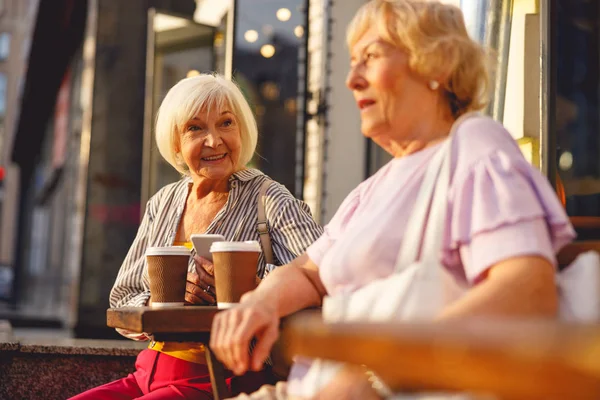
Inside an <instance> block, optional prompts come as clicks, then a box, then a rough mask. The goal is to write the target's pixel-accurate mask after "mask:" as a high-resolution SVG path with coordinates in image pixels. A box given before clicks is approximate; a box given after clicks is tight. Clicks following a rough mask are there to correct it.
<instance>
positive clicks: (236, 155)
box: [179, 106, 242, 179]
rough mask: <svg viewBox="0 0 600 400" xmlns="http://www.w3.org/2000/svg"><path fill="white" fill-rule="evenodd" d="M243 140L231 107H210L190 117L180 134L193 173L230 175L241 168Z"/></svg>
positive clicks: (181, 146) (226, 176) (182, 151)
mask: <svg viewBox="0 0 600 400" xmlns="http://www.w3.org/2000/svg"><path fill="white" fill-rule="evenodd" d="M241 146H242V140H241V135H240V125H239V123H238V120H237V118H236V116H235V114H233V112H232V111H231V107H227V106H226V107H224V108H222V109H219V108H218V107H210V111H206V110H202V111H201V112H199V113H198V114H197V115H196V116H195V117H194V118H192V119H191V120H190V121H188V122H187V123H186V124H185V125H184V128H183V131H182V132H181V133H180V136H179V151H180V153H181V157H182V158H183V161H184V162H185V164H186V165H187V167H188V168H189V171H190V174H191V175H196V176H198V177H202V178H208V179H227V178H228V177H229V176H231V175H232V174H233V173H234V172H235V171H236V170H237V169H238V164H239V159H240V150H241Z"/></svg>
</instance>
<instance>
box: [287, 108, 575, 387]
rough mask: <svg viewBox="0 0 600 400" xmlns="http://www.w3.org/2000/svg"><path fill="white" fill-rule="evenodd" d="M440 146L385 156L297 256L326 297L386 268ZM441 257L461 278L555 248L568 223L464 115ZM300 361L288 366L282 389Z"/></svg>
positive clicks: (500, 145) (511, 146) (492, 137)
mask: <svg viewBox="0 0 600 400" xmlns="http://www.w3.org/2000/svg"><path fill="white" fill-rule="evenodd" d="M439 148H440V145H439V144H438V145H436V146H432V147H429V148H426V149H424V150H422V151H419V152H417V153H414V154H411V155H409V156H406V157H402V158H397V159H393V160H392V161H390V162H389V163H388V164H387V165H385V166H384V167H382V168H381V169H380V170H379V171H378V172H377V173H376V174H375V175H374V176H372V177H371V178H369V179H368V180H366V181H364V182H363V183H361V184H360V185H359V186H358V187H357V188H356V189H354V190H353V191H352V192H351V193H350V194H349V195H348V197H347V198H346V199H345V200H344V202H343V203H342V205H341V206H340V208H339V209H338V211H337V213H336V214H335V216H334V217H333V219H332V220H331V221H330V223H329V224H328V225H327V226H326V227H325V232H324V234H323V235H322V236H321V237H320V238H319V239H318V240H317V241H316V242H315V243H313V244H312V246H310V247H309V248H308V250H307V253H308V255H309V257H310V259H311V260H312V261H314V262H315V263H316V264H317V265H318V266H319V271H320V276H321V279H322V281H323V284H324V285H325V288H326V289H327V291H328V293H329V294H335V293H339V292H342V291H353V290H356V289H357V288H359V287H361V286H363V285H365V284H367V283H369V282H370V281H373V280H375V279H378V278H382V277H386V276H389V275H390V274H392V272H393V270H394V266H395V262H396V258H397V255H398V250H399V248H400V243H401V242H402V238H403V237H404V235H409V234H410V232H405V230H404V227H405V226H406V223H407V220H408V217H409V215H410V214H411V212H412V210H413V208H414V207H418V206H419V205H418V204H415V200H416V197H417V194H418V192H419V187H420V184H421V182H422V180H423V177H424V174H425V170H426V169H427V165H428V163H429V161H430V160H431V159H432V156H433V155H434V154H435V152H436V151H438V150H439ZM452 159H453V164H452V180H451V183H450V190H449V197H448V203H447V206H448V213H447V221H446V226H445V235H444V241H443V250H442V252H441V254H440V257H441V260H442V263H443V264H444V266H445V267H446V268H448V270H449V271H450V272H451V273H452V274H453V275H454V276H455V277H456V278H457V279H459V280H462V281H463V282H467V283H468V284H470V285H473V284H476V283H477V281H478V278H480V277H481V276H482V274H483V273H484V272H485V271H486V270H487V269H488V268H490V267H491V266H493V265H494V264H496V263H498V262H500V261H503V260H506V259H508V258H511V257H516V256H525V255H538V256H542V257H544V258H546V259H548V260H549V261H550V262H552V263H553V264H556V258H555V254H556V253H557V252H558V250H559V249H560V248H561V247H562V246H564V245H565V244H567V243H568V242H570V241H571V240H573V238H574V237H575V233H574V230H573V228H572V226H571V224H570V223H569V220H568V217H567V215H566V213H565V211H564V209H563V207H562V205H561V204H560V202H559V201H558V199H557V196H556V194H555V193H554V190H553V189H552V187H551V186H550V184H549V183H548V181H547V179H546V178H545V177H544V176H543V175H542V174H541V173H540V172H539V171H538V170H536V169H535V168H533V167H532V166H531V165H530V164H529V163H528V162H527V161H526V160H525V159H524V157H523V155H522V153H521V151H520V149H519V147H518V145H517V144H516V143H515V141H514V140H513V138H512V137H511V135H510V134H509V133H508V132H507V131H506V130H505V129H504V127H503V126H502V125H501V124H499V123H497V122H495V121H493V120H492V119H490V118H487V117H482V116H475V117H472V118H467V119H465V120H464V121H463V122H462V123H461V125H460V126H459V127H458V129H457V130H456V132H455V138H454V143H453V150H452ZM305 371H306V366H305V367H304V368H303V367H302V365H296V366H295V368H293V369H292V374H291V375H290V380H289V383H290V392H292V393H293V392H296V391H297V389H300V388H296V390H295V389H294V386H295V384H298V383H299V382H300V381H301V379H302V375H303V373H304V372H305Z"/></svg>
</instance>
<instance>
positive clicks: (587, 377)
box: [283, 315, 600, 400]
mask: <svg viewBox="0 0 600 400" xmlns="http://www.w3.org/2000/svg"><path fill="white" fill-rule="evenodd" d="M283 341H284V343H286V350H287V354H288V356H290V357H291V356H293V355H303V356H307V357H317V358H326V359H331V360H337V361H342V362H346V363H350V364H356V365H366V366H367V367H369V368H370V369H372V370H374V371H375V372H376V373H377V374H379V375H380V377H381V378H382V379H383V380H384V381H385V382H386V383H388V385H389V386H390V387H391V388H392V389H393V390H395V391H405V390H426V391H432V390H433V391H453V392H456V391H459V392H464V391H468V392H472V393H486V394H493V395H496V396H499V397H500V398H502V399H512V400H518V399H523V400H525V399H540V400H541V399H544V400H552V399H557V400H559V399H560V400H564V399H598V398H600V325H594V326H577V325H562V324H557V323H554V322H550V321H537V322H536V321H533V322H532V321H515V320H474V321H468V322H465V321H461V322H452V323H450V322H447V323H423V324H401V323H389V324H324V323H323V322H322V320H321V318H320V316H319V315H298V316H296V317H295V318H293V319H291V320H290V321H289V322H288V324H287V326H286V328H285V329H284V332H283Z"/></svg>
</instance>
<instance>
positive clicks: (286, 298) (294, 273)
mask: <svg viewBox="0 0 600 400" xmlns="http://www.w3.org/2000/svg"><path fill="white" fill-rule="evenodd" d="M325 294H326V291H325V288H324V286H323V283H322V282H321V279H320V277H319V271H318V268H317V266H316V265H315V264H314V263H313V262H312V261H311V260H310V258H309V257H308V255H306V254H303V255H302V256H300V257H298V258H297V259H295V260H294V261H292V262H291V263H290V264H287V265H284V266H282V267H279V268H276V269H275V270H274V271H273V272H271V273H270V274H269V275H268V276H267V277H266V278H265V279H264V280H263V281H262V282H261V283H260V285H259V286H258V287H257V288H256V289H255V290H254V291H252V292H250V293H248V294H247V295H245V296H244V297H243V298H242V302H246V301H259V302H265V303H268V304H271V305H272V306H273V307H275V309H276V311H277V314H278V315H279V316H280V317H283V316H286V315H289V314H291V313H293V312H295V311H298V310H301V309H304V308H308V307H316V306H320V305H321V302H322V300H323V296H324V295H325Z"/></svg>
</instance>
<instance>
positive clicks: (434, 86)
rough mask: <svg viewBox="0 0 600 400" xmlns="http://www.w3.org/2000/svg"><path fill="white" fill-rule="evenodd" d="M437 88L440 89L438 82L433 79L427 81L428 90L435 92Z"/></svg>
mask: <svg viewBox="0 0 600 400" xmlns="http://www.w3.org/2000/svg"><path fill="white" fill-rule="evenodd" d="M439 87H440V83H439V82H438V81H436V80H435V79H434V80H431V81H429V89H431V90H437V89H438V88H439Z"/></svg>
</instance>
